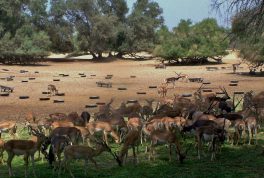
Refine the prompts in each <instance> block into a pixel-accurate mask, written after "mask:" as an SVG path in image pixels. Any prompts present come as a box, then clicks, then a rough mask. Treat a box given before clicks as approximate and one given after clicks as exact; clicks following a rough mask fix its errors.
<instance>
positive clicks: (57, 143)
mask: <svg viewBox="0 0 264 178" xmlns="http://www.w3.org/2000/svg"><path fill="white" fill-rule="evenodd" d="M68 145H72V142H71V140H70V138H69V137H67V136H64V135H56V136H54V137H52V138H51V140H50V148H49V153H48V161H49V164H50V165H53V166H54V167H53V171H54V170H55V169H56V168H59V167H60V164H61V154H62V153H63V151H64V149H65V147H66V146H68ZM46 147H47V145H46ZM56 160H58V161H56ZM53 162H54V163H53Z"/></svg>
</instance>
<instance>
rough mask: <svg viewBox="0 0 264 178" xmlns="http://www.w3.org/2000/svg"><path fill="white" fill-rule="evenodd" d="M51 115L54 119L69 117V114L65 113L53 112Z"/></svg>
mask: <svg viewBox="0 0 264 178" xmlns="http://www.w3.org/2000/svg"><path fill="white" fill-rule="evenodd" d="M49 116H50V118H51V119H52V120H53V121H58V120H64V119H66V118H67V115H66V114H64V113H52V114H50V115H49Z"/></svg>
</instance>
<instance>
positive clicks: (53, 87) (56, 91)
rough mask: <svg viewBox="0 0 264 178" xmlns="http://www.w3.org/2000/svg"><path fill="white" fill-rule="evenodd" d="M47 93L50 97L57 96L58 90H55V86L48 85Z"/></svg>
mask: <svg viewBox="0 0 264 178" xmlns="http://www.w3.org/2000/svg"><path fill="white" fill-rule="evenodd" d="M48 91H49V92H50V95H52V94H53V95H57V94H58V90H57V88H56V86H55V85H52V84H49V85H48Z"/></svg>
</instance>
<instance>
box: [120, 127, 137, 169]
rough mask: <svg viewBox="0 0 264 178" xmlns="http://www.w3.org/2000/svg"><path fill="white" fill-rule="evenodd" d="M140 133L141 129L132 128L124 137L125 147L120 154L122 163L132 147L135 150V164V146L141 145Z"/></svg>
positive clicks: (135, 159) (135, 160)
mask: <svg viewBox="0 0 264 178" xmlns="http://www.w3.org/2000/svg"><path fill="white" fill-rule="evenodd" d="M140 135H141V131H140V130H130V131H129V132H128V133H127V135H126V137H125V139H124V144H123V147H122V149H121V151H120V154H119V159H120V160H121V162H122V163H124V162H126V158H127V155H128V149H129V147H131V148H132V150H133V158H134V164H135V163H136V162H137V156H136V150H135V147H136V146H138V145H139V141H140Z"/></svg>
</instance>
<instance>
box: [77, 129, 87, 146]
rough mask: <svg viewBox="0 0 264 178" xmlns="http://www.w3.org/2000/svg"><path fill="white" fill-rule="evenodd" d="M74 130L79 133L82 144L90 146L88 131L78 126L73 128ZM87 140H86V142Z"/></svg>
mask: <svg viewBox="0 0 264 178" xmlns="http://www.w3.org/2000/svg"><path fill="white" fill-rule="evenodd" d="M75 128H77V129H79V130H80V131H81V135H82V142H83V144H84V143H88V145H89V146H91V143H90V139H89V138H90V137H91V134H90V132H89V129H88V128H86V127H80V126H75ZM87 140H88V142H87Z"/></svg>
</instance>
